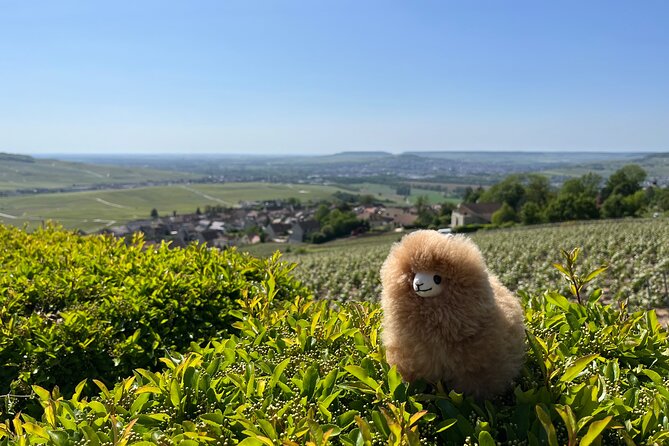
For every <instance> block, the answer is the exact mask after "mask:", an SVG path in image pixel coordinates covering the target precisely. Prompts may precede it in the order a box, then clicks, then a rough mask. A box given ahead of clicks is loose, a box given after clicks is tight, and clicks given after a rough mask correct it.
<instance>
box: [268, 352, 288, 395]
mask: <svg viewBox="0 0 669 446" xmlns="http://www.w3.org/2000/svg"><path fill="white" fill-rule="evenodd" d="M288 363H290V358H286V359H284V360H283V361H281V362H280V363H278V364H277V365H276V367H274V371H273V372H272V379H270V381H269V388H270V389H274V387H276V383H278V382H279V380H280V379H281V375H282V374H283V371H284V370H286V367H287V366H288Z"/></svg>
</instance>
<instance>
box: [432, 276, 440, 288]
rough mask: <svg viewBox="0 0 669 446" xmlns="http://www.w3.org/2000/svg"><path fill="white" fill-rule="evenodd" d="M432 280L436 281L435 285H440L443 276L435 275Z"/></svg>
mask: <svg viewBox="0 0 669 446" xmlns="http://www.w3.org/2000/svg"><path fill="white" fill-rule="evenodd" d="M432 280H434V283H436V284H437V285H439V284H440V283H441V276H440V275H439V274H435V275H434V277H433V278H432Z"/></svg>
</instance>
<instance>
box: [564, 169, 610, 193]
mask: <svg viewBox="0 0 669 446" xmlns="http://www.w3.org/2000/svg"><path fill="white" fill-rule="evenodd" d="M601 184H602V177H601V176H599V175H597V174H596V173H592V172H589V173H586V174H585V175H582V176H580V177H578V178H570V179H568V180H566V181H565V182H564V183H563V184H562V187H561V188H560V194H561V195H586V196H588V197H593V198H596V197H597V196H598V195H599V188H600V185H601Z"/></svg>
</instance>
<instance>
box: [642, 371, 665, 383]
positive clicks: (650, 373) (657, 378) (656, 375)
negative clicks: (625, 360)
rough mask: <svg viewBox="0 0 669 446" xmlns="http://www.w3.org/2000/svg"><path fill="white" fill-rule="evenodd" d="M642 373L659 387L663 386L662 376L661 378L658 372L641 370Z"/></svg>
mask: <svg viewBox="0 0 669 446" xmlns="http://www.w3.org/2000/svg"><path fill="white" fill-rule="evenodd" d="M641 372H642V373H643V374H644V375H646V376H647V377H649V378H650V380H651V381H653V383H655V384H657V385H659V386H661V385H662V384H663V380H662V376H660V374H659V373H657V372H656V371H654V370H650V369H643V370H641Z"/></svg>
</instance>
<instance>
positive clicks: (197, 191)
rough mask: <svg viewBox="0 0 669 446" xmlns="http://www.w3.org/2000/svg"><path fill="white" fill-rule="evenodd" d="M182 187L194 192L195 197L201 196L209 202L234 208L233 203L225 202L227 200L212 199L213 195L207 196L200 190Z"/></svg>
mask: <svg viewBox="0 0 669 446" xmlns="http://www.w3.org/2000/svg"><path fill="white" fill-rule="evenodd" d="M181 187H183V188H184V189H186V190H187V191H189V192H193V193H194V194H195V195H199V196H200V197H203V198H206V199H207V200H211V201H216V202H218V203H221V204H225V205H227V206H232V203H230V202H229V201H225V200H221V199H220V198H216V197H212V196H211V195H207V194H205V193H204V192H200V191H199V190H196V189H193V188H190V187H188V186H181Z"/></svg>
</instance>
